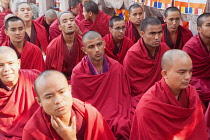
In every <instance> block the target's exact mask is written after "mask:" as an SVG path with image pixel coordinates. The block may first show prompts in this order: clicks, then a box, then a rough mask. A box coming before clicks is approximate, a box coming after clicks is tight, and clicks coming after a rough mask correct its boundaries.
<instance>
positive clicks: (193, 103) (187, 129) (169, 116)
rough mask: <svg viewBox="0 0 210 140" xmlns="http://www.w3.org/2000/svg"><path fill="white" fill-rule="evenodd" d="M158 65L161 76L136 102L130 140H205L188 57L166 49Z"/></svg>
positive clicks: (203, 123)
mask: <svg viewBox="0 0 210 140" xmlns="http://www.w3.org/2000/svg"><path fill="white" fill-rule="evenodd" d="M161 65H162V71H161V74H162V76H163V78H162V79H161V80H160V81H158V82H156V83H155V85H154V86H152V87H151V88H150V89H149V90H148V91H147V92H146V93H145V94H144V95H143V96H142V98H141V100H140V102H139V103H138V105H137V108H136V112H135V116H134V120H133V126H132V130H131V140H154V139H157V140H175V139H177V140H199V139H201V140H207V129H206V126H205V120H204V114H203V108H202V102H201V100H200V98H199V96H198V93H197V91H196V89H195V87H193V86H191V85H189V83H190V79H191V76H192V69H193V66H192V61H191V59H190V57H189V56H188V55H187V53H185V52H184V51H182V50H178V49H174V50H169V51H167V52H166V53H165V54H164V55H163V58H162V62H161Z"/></svg>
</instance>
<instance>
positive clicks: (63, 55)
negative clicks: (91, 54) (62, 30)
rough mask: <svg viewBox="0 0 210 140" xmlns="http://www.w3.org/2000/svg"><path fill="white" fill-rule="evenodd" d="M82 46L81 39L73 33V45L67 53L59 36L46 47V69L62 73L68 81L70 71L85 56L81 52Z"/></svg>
mask: <svg viewBox="0 0 210 140" xmlns="http://www.w3.org/2000/svg"><path fill="white" fill-rule="evenodd" d="M82 46H83V45H82V37H81V36H79V35H77V34H76V33H75V38H74V44H73V46H72V49H71V51H70V52H69V50H68V48H67V46H66V43H65V42H64V39H63V35H62V34H61V35H60V36H58V37H57V38H55V39H54V40H52V41H51V42H50V44H49V46H48V47H47V52H46V68H47V69H53V70H57V71H60V72H63V73H64V74H65V75H66V77H67V79H68V80H70V78H71V73H72V69H73V68H74V66H76V64H77V63H79V62H80V60H81V59H82V57H83V56H84V55H85V54H84V53H83V51H82V50H81V48H82Z"/></svg>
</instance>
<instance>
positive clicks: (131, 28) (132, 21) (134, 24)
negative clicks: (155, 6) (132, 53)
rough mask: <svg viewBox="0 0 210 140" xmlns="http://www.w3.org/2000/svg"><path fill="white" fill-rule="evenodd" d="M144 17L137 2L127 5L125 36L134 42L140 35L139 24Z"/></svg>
mask: <svg viewBox="0 0 210 140" xmlns="http://www.w3.org/2000/svg"><path fill="white" fill-rule="evenodd" d="M143 19H144V11H143V8H142V7H141V6H140V5H139V4H133V5H131V6H130V7H129V21H127V23H126V28H127V29H126V32H125V36H127V37H128V38H130V39H131V40H132V41H133V42H134V43H136V42H137V41H138V40H139V38H140V37H141V36H140V24H141V22H142V20H143Z"/></svg>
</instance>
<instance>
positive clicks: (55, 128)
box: [23, 70, 114, 140]
mask: <svg viewBox="0 0 210 140" xmlns="http://www.w3.org/2000/svg"><path fill="white" fill-rule="evenodd" d="M34 86H35V90H36V93H37V96H38V97H37V98H36V100H37V102H38V103H39V104H40V106H41V107H40V108H39V109H38V110H37V111H36V112H35V114H34V116H33V117H32V118H31V119H30V120H29V121H28V123H27V124H26V126H25V127H24V131H23V140H32V139H34V140H35V139H36V140H38V139H41V140H46V139H54V140H99V139H100V140H114V136H113V134H112V132H111V130H110V129H109V127H108V125H107V124H106V122H105V121H104V119H103V117H102V116H101V114H100V113H99V112H98V111H97V110H96V109H95V108H94V107H93V106H91V105H90V104H88V103H84V102H82V101H80V100H78V99H75V98H72V95H71V87H70V86H69V85H68V82H67V80H66V78H65V76H64V75H63V74H62V73H60V72H58V71H54V70H48V71H45V72H43V73H41V74H40V75H39V77H38V78H37V79H36V81H35V84H34Z"/></svg>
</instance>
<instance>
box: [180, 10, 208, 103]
mask: <svg viewBox="0 0 210 140" xmlns="http://www.w3.org/2000/svg"><path fill="white" fill-rule="evenodd" d="M209 25H210V13H204V14H202V15H200V16H199V17H198V19H197V29H198V32H199V34H198V35H196V36H195V37H192V38H191V39H190V40H189V41H188V42H187V43H186V44H185V46H184V48H183V51H185V52H187V53H188V54H189V56H190V57H191V59H192V63H193V74H192V80H191V82H190V84H191V85H193V86H195V87H196V89H197V91H198V93H199V96H200V98H201V100H202V101H203V103H204V104H205V106H206V107H207V106H208V103H209V101H210V35H209V32H210V31H209V29H210V27H209Z"/></svg>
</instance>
